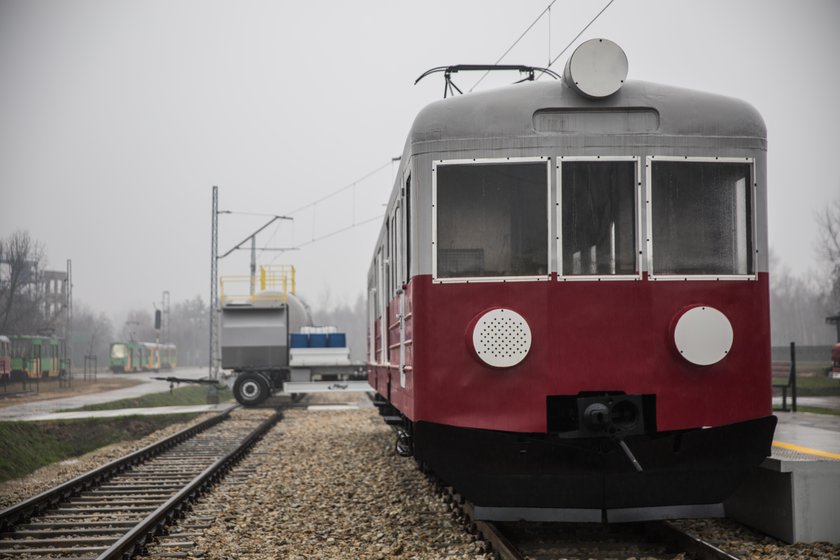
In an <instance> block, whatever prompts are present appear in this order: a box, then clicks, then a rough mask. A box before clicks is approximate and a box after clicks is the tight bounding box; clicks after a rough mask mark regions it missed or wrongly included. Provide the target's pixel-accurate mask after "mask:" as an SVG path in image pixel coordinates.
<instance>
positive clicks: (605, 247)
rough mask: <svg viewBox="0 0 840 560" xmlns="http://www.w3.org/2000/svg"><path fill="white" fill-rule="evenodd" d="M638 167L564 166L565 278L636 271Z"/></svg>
mask: <svg viewBox="0 0 840 560" xmlns="http://www.w3.org/2000/svg"><path fill="white" fill-rule="evenodd" d="M635 189H636V164H635V163H634V162H632V161H575V162H563V164H562V179H561V192H562V196H561V207H562V219H561V222H562V236H563V237H562V239H563V241H562V246H563V262H562V269H561V271H562V274H563V275H565V276H570V275H597V276H602V275H616V274H635V272H636V217H635V205H636V199H635V193H636V190H635Z"/></svg>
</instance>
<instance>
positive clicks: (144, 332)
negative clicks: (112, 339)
mask: <svg viewBox="0 0 840 560" xmlns="http://www.w3.org/2000/svg"><path fill="white" fill-rule="evenodd" d="M155 335H156V333H155V325H154V319H153V318H152V314H151V312H149V311H146V310H145V309H132V310H131V311H129V312H128V315H126V317H125V323H124V324H123V326H122V329H120V340H122V341H125V342H131V341H134V342H154V340H155Z"/></svg>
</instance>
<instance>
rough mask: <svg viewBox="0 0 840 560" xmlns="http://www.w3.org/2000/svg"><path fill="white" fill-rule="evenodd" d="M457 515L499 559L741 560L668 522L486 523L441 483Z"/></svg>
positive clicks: (468, 504) (470, 506)
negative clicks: (476, 518) (607, 523)
mask: <svg viewBox="0 0 840 560" xmlns="http://www.w3.org/2000/svg"><path fill="white" fill-rule="evenodd" d="M442 490H443V492H444V495H445V496H446V498H447V500H448V501H449V502H450V508H451V510H452V512H453V515H454V516H455V518H456V519H457V520H459V521H461V522H462V523H464V524H465V525H466V526H467V527H468V528H469V530H472V531H474V532H477V533H479V534H480V535H481V537H482V538H483V539H484V541H485V542H486V543H487V544H488V545H489V547H490V548H491V549H492V551H493V552H495V554H496V556H497V557H498V558H499V559H500V560H555V559H557V558H563V559H564V560H578V559H580V560H619V559H622V560H623V559H626V558H644V559H645V560H673V559H674V558H681V559H686V560H688V559H693V560H739V558H738V557H736V556H733V555H731V554H729V553H727V552H725V551H723V550H720V549H719V548H717V547H716V546H714V545H713V544H711V543H708V542H706V541H703V540H702V539H699V538H697V537H694V536H692V535H690V534H688V533H686V532H684V531H682V530H681V529H680V528H678V527H676V526H675V525H673V524H671V523H668V522H667V521H653V522H645V523H622V524H611V525H600V524H592V523H548V522H540V523H537V522H504V523H496V522H488V521H480V520H474V519H473V514H472V512H473V507H472V505H471V504H470V503H469V502H466V501H464V500H463V499H462V498H461V497H460V496H459V495H458V494H456V493H455V492H454V491H453V490H452V489H451V488H448V487H447V488H443V489H442Z"/></svg>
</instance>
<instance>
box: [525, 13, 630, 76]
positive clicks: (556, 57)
mask: <svg viewBox="0 0 840 560" xmlns="http://www.w3.org/2000/svg"><path fill="white" fill-rule="evenodd" d="M613 2H615V0H610V1H609V2H607V5H606V6H604V7H603V8H601V11H600V12H598V13H597V14H595V17H594V18H592V19H591V20H590V21H589V23H587V24H586V25H585V26H584V27H583V29H581V30H580V33H578V34H577V35H575V38H574V39H572V40H571V41H569V44H568V45H566V46H565V47H564V48H563V50H562V51H560V54H558V55H557V56H555V57H554V60H552V61H551V62H549V63H548V67H549V68H551V67H552V66H553V65H554V63H555V62H557V60H558V59H559V58H560V57H561V56H563V54H565V52H566V51H567V50H569V47H571V46H572V45H574V44H575V41H577V40H578V39H579V38H580V36H581V35H583V34H584V32H585V31H586V30H587V29H589V27H590V26H591V25H592V24H593V23H595V21H596V20H597V19H598V18H599V17H601V14H603V13H604V12H606V11H607V8H609V7H610V6H612V3H613ZM543 74H545V72H541V73H540V75H539V76H537V77H536V79H537V80H539V79H540V78H542V77H543Z"/></svg>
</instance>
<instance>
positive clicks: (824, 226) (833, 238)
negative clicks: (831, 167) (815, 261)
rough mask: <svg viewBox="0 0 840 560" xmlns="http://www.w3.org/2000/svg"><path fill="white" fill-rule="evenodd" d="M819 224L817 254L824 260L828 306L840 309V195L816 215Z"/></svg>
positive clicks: (832, 308)
mask: <svg viewBox="0 0 840 560" xmlns="http://www.w3.org/2000/svg"><path fill="white" fill-rule="evenodd" d="M816 220H817V226H819V232H818V235H819V237H818V239H817V256H818V257H819V258H820V260H821V261H822V264H823V267H824V270H825V274H826V276H827V277H826V279H825V282H826V285H827V289H826V292H827V299H828V301H826V304H827V306H828V307H829V309H830V310H831V311H833V312H834V311H840V197H839V198H836V199H834V200H833V201H832V202H830V203H829V204H828V205H827V206H826V207H825V208H823V209H822V210H821V211H820V212H817V215H816Z"/></svg>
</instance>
